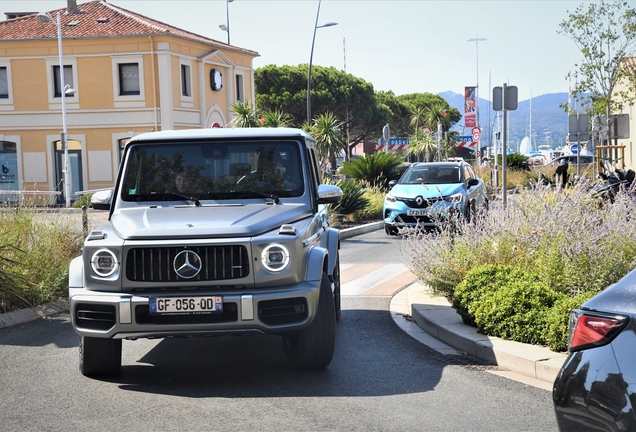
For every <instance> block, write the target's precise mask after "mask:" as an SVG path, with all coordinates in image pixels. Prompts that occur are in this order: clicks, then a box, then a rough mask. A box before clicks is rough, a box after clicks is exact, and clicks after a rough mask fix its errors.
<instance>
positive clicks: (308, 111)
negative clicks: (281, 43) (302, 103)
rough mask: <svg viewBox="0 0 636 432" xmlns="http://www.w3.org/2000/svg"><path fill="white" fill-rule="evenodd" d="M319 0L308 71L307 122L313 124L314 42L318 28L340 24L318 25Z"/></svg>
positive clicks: (319, 0)
mask: <svg viewBox="0 0 636 432" xmlns="http://www.w3.org/2000/svg"><path fill="white" fill-rule="evenodd" d="M321 1H322V0H318V11H317V12H316V24H315V25H314V37H313V39H312V40H311V54H310V55H309V71H308V72H307V124H308V125H310V124H311V63H312V61H313V59H314V44H315V43H316V30H318V29H319V28H323V27H332V26H335V25H338V23H335V22H328V23H327V24H323V25H321V26H319V25H318V16H319V15H320V2H321Z"/></svg>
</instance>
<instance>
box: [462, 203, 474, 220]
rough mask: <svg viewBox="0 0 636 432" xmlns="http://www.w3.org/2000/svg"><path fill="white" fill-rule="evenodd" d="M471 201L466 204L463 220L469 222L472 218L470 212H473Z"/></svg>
mask: <svg viewBox="0 0 636 432" xmlns="http://www.w3.org/2000/svg"><path fill="white" fill-rule="evenodd" d="M473 205H474V203H473V202H468V203H467V204H466V210H464V221H465V222H466V223H467V224H469V223H470V221H471V220H472V217H473V215H472V213H473Z"/></svg>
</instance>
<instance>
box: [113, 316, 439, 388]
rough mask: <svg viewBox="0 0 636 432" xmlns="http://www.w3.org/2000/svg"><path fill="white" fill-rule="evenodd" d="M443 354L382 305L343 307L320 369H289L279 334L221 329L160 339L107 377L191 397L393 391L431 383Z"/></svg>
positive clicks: (121, 383)
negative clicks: (332, 347) (332, 348)
mask: <svg viewBox="0 0 636 432" xmlns="http://www.w3.org/2000/svg"><path fill="white" fill-rule="evenodd" d="M131 343H134V342H128V341H125V342H124V350H126V347H127V344H131ZM443 357H444V356H441V355H439V354H438V353H437V352H435V351H433V350H430V349H429V348H428V347H426V346H424V345H421V344H420V343H418V342H416V341H415V340H413V339H412V338H410V337H409V336H407V335H406V334H404V333H403V332H402V331H401V330H399V329H398V328H397V327H396V326H395V323H393V320H392V318H391V316H390V314H389V313H388V312H386V311H375V310H345V311H343V313H342V319H341V321H340V322H339V324H338V339H337V345H336V352H335V356H334V359H333V361H332V363H331V365H330V366H329V367H328V368H326V369H323V370H309V371H298V370H294V369H291V368H289V367H288V366H287V365H286V363H285V358H284V355H283V348H282V342H281V339H280V338H279V337H274V336H235V337H232V336H222V337H211V338H193V339H164V340H162V341H161V342H160V343H158V344H157V345H156V346H155V347H154V348H153V349H152V350H151V351H149V352H148V353H147V354H145V355H143V357H141V358H139V360H138V362H137V363H136V364H132V365H131V364H128V365H124V366H123V368H122V373H121V375H119V376H117V377H112V378H107V379H105V381H108V382H113V383H116V384H118V385H119V386H120V388H121V389H124V390H129V391H136V392H146V393H157V394H168V395H174V396H180V397H192V398H207V397H228V398H237V397H238V398H241V397H242V398H255V397H268V398H269V397H298V396H307V397H320V396H336V397H342V396H378V395H380V396H383V395H399V394H405V393H417V392H426V391H429V390H432V389H434V388H435V386H436V385H437V383H438V381H439V379H440V376H441V374H442V370H443V369H444V367H445V366H446V365H447V364H448V363H447V362H446V361H445V360H444V358H443Z"/></svg>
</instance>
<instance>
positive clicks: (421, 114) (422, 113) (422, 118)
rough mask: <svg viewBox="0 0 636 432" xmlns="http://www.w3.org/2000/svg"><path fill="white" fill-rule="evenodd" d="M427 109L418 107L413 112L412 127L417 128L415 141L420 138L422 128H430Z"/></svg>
mask: <svg viewBox="0 0 636 432" xmlns="http://www.w3.org/2000/svg"><path fill="white" fill-rule="evenodd" d="M426 112H427V109H426V107H417V108H413V109H412V110H411V122H410V125H411V126H414V127H415V140H416V141H417V139H418V138H419V135H420V133H419V132H420V126H429V127H430V125H427V124H426Z"/></svg>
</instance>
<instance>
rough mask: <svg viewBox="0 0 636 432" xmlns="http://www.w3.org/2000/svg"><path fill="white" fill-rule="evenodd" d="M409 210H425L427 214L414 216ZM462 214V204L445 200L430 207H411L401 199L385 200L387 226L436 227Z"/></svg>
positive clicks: (385, 221) (385, 222)
mask: <svg viewBox="0 0 636 432" xmlns="http://www.w3.org/2000/svg"><path fill="white" fill-rule="evenodd" d="M409 210H416V211H418V210H419V211H424V212H425V213H426V214H424V215H417V216H412V215H409ZM462 215H463V211H462V207H461V205H459V204H453V203H450V202H446V201H443V200H440V201H437V202H435V203H433V205H432V206H430V207H428V208H411V207H409V206H408V205H406V204H405V203H403V202H401V201H395V202H386V201H385V203H384V212H383V216H384V224H385V226H386V227H394V228H435V227H439V226H440V225H443V224H444V223H447V222H449V221H452V220H454V219H458V218H460V217H461V216H462Z"/></svg>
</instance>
